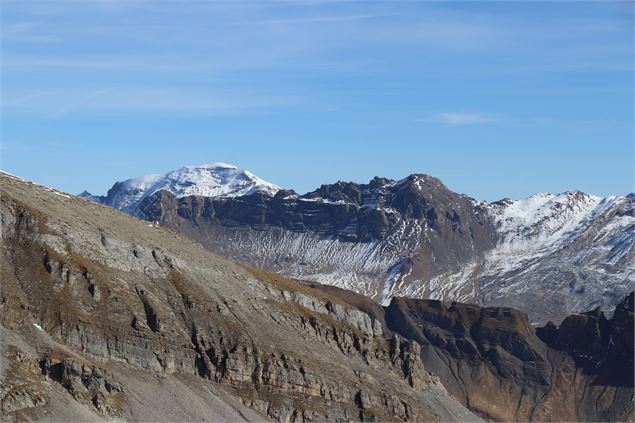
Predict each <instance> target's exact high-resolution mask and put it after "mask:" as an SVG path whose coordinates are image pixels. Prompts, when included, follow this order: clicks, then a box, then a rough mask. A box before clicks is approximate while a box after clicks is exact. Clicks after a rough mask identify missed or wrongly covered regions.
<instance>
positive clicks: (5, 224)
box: [0, 175, 476, 421]
mask: <svg viewBox="0 0 635 423" xmlns="http://www.w3.org/2000/svg"><path fill="white" fill-rule="evenodd" d="M0 178H1V179H0V181H1V184H0V193H1V202H0V218H1V222H2V249H1V256H0V259H1V260H2V261H1V268H0V270H1V272H2V293H1V294H2V298H1V302H0V324H1V325H0V330H2V334H3V340H4V341H6V342H4V343H3V349H2V355H3V360H2V370H3V373H2V385H0V388H1V389H0V395H1V398H0V404H1V405H2V418H3V420H11V419H42V418H45V417H46V418H52V419H57V420H59V419H73V420H86V419H91V420H95V419H99V418H110V417H117V416H119V417H123V418H126V419H137V420H138V419H150V420H171V421H173V420H190V421H191V420H201V419H212V420H233V421H235V420H262V419H264V418H271V419H274V420H284V421H287V420H293V421H305V420H312V421H315V420H373V419H376V420H424V421H452V420H461V421H463V420H474V419H475V418H476V417H475V416H474V415H473V414H471V413H470V412H468V411H467V410H466V409H465V408H464V407H463V406H461V405H460V404H459V403H458V402H457V401H456V400H454V399H453V398H452V397H451V396H450V395H448V394H447V393H446V392H445V390H444V389H443V387H442V385H440V383H439V382H438V380H437V378H436V377H434V376H433V375H432V374H430V373H429V372H428V371H427V370H426V369H425V367H424V366H423V363H422V361H421V350H420V347H419V345H418V344H417V343H416V342H414V341H412V340H408V339H405V338H403V337H401V336H398V335H393V334H390V333H384V330H383V326H382V323H381V321H380V320H378V319H377V318H376V317H374V316H372V315H369V314H368V313H367V312H365V311H363V310H360V309H359V308H357V307H355V306H353V305H351V304H349V303H347V302H346V301H344V300H341V299H338V298H337V297H335V296H332V295H330V294H328V293H324V292H322V291H320V290H317V289H313V288H310V287H306V286H303V285H300V284H298V283H296V282H293V281H291V280H287V279H284V278H280V277H277V276H274V275H271V274H269V273H266V272H263V271H260V270H255V269H252V268H247V267H244V266H239V265H235V264H232V263H231V262H228V261H226V260H224V259H221V258H219V257H217V256H215V255H213V254H211V253H209V252H208V251H206V250H204V249H203V248H202V247H201V246H200V245H199V244H198V243H196V242H193V241H191V240H190V239H188V238H186V237H183V236H182V235H180V234H178V233H177V232H175V231H171V230H168V229H164V228H160V227H156V226H154V225H152V224H148V223H147V222H144V221H141V220H138V219H134V218H131V217H128V216H125V215H122V214H121V213H119V212H117V211H115V210H113V209H110V208H107V207H104V206H100V205H96V204H92V203H89V202H86V201H84V200H80V199H77V198H73V197H69V196H66V195H65V194H61V193H58V192H55V191H51V190H49V189H46V188H44V187H40V186H37V185H33V184H30V183H26V182H24V181H21V180H18V179H15V178H11V177H8V176H5V175H0ZM174 393H179V395H177V397H178V398H176V399H175V398H174Z"/></svg>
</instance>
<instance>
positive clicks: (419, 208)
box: [128, 175, 635, 323]
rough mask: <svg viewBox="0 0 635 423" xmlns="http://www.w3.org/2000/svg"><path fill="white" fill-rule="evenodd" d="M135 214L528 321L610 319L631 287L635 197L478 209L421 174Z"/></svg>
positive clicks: (346, 275) (207, 239)
mask: <svg viewBox="0 0 635 423" xmlns="http://www.w3.org/2000/svg"><path fill="white" fill-rule="evenodd" d="M128 211H129V212H131V213H132V214H136V215H139V216H143V217H145V218H147V219H149V220H151V221H157V222H159V223H160V224H161V225H164V226H168V227H172V228H175V229H177V230H179V231H181V232H183V233H185V234H187V235H188V236H190V237H192V238H194V239H196V240H198V241H200V242H201V243H202V244H203V245H204V246H205V247H206V248H208V249H210V250H211V251H213V252H215V253H217V254H220V255H222V256H225V257H228V258H230V259H232V260H237V261H241V262H244V263H248V264H250V265H253V266H257V267H261V268H265V269H268V270H270V271H274V272H278V273H281V274H284V275H286V276H288V277H292V278H297V279H304V280H313V281H316V282H319V283H322V284H330V285H334V286H338V287H341V288H345V289H349V290H352V291H355V292H358V293H361V294H363V295H366V296H369V297H372V298H373V299H375V300H376V301H378V302H380V303H382V304H384V305H387V304H389V302H390V299H391V298H392V297H395V296H401V297H410V298H433V299H440V300H448V301H463V302H470V303H474V304H480V305H501V306H502V305H506V306H513V307H516V308H519V309H521V310H523V311H524V312H526V313H527V314H528V315H529V316H530V320H531V321H532V322H534V323H544V322H546V321H547V320H555V321H560V320H562V319H563V318H564V317H566V316H567V315H568V314H570V313H574V312H580V311H585V310H589V309H592V308H595V307H597V306H601V307H603V308H605V309H607V310H610V309H612V307H614V306H615V305H616V304H617V303H618V301H619V300H620V298H622V297H623V296H624V295H625V294H626V293H627V292H629V290H631V289H632V286H633V284H634V283H635V270H634V269H635V266H633V263H635V248H634V246H635V196H634V195H633V194H631V195H628V196H626V197H606V198H600V197H596V196H592V195H589V194H586V193H583V192H580V191H569V192H565V193H562V194H558V195H555V194H537V195H535V196H532V197H530V198H528V199H525V200H509V199H505V200H501V201H498V202H494V203H486V202H481V201H476V200H474V199H472V198H470V197H468V196H465V195H461V194H457V193H454V192H452V191H451V190H449V189H448V188H447V187H445V186H444V185H443V183H442V182H441V181H439V180H438V179H436V178H433V177H431V176H427V175H411V176H409V177H407V178H405V179H402V180H400V181H394V180H389V179H385V178H374V179H373V180H372V181H370V182H369V183H368V184H357V183H352V182H338V183H336V184H331V185H323V186H321V187H320V188H319V189H317V190H315V191H313V192H310V193H307V194H305V195H298V194H296V193H295V192H293V191H288V190H279V191H277V192H276V193H275V195H272V193H271V192H264V191H257V192H254V193H252V194H251V195H246V196H237V197H227V196H220V197H219V196H197V195H181V194H179V193H173V192H171V191H170V190H159V191H156V192H154V193H153V194H151V195H147V196H145V197H144V198H143V199H142V200H141V201H140V202H139V204H138V207H136V208H135V209H134V210H133V211H130V210H128Z"/></svg>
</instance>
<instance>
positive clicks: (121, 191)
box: [80, 162, 280, 214]
mask: <svg viewBox="0 0 635 423" xmlns="http://www.w3.org/2000/svg"><path fill="white" fill-rule="evenodd" d="M161 190H166V191H169V192H170V193H172V194H174V195H175V196H176V197H177V198H180V197H186V196H190V195H200V196H204V197H240V196H244V195H251V194H253V193H255V192H264V193H266V194H268V195H271V196H273V195H275V194H276V192H278V191H279V190H280V188H279V187H278V186H276V185H274V184H272V183H270V182H267V181H265V180H263V179H260V178H259V177H257V176H256V175H254V174H253V173H251V172H249V171H247V170H244V169H241V168H239V167H238V166H235V165H232V164H227V163H220V162H219V163H210V164H204V165H200V166H185V167H182V168H180V169H176V170H173V171H170V172H167V173H156V174H151V175H145V176H140V177H137V178H132V179H127V180H125V181H123V182H116V183H115V184H114V185H113V187H112V188H111V189H110V190H108V194H107V195H106V196H104V197H98V196H94V195H91V194H90V193H88V192H84V193H82V194H80V196H81V197H84V198H86V199H90V200H93V201H97V202H100V203H103V204H106V205H109V206H111V207H114V208H117V209H120V210H123V211H125V212H128V213H132V214H136V213H135V211H136V208H137V207H138V206H139V204H140V203H141V201H143V199H144V198H146V197H148V196H150V195H152V194H154V193H156V192H158V191H161Z"/></svg>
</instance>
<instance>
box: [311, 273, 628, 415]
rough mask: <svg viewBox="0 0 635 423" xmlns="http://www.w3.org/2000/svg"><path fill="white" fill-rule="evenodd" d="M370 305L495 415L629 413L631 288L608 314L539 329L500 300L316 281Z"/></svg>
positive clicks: (473, 404)
mask: <svg viewBox="0 0 635 423" xmlns="http://www.w3.org/2000/svg"><path fill="white" fill-rule="evenodd" d="M312 286H315V287H316V288H320V289H323V290H325V291H327V292H329V293H331V294H333V295H337V296H340V297H341V298H343V299H345V300H346V301H347V302H349V303H350V304H355V306H356V307H359V308H360V309H363V310H365V311H366V312H367V313H369V315H371V316H373V318H375V319H376V320H377V321H379V322H381V323H382V325H383V326H384V332H386V333H391V334H399V335H400V336H402V337H404V338H406V339H412V340H415V341H417V343H418V344H420V345H421V357H422V359H423V362H424V364H425V366H426V368H427V369H430V370H431V371H432V372H433V373H434V374H435V375H438V376H439V379H440V380H441V382H442V383H443V385H444V386H445V387H446V388H447V390H448V391H449V392H450V393H451V394H452V395H453V396H454V397H455V398H457V399H459V400H460V401H461V402H462V403H463V404H465V405H466V406H467V407H469V408H470V409H471V410H472V411H474V412H475V413H477V414H479V415H481V416H483V417H485V418H487V419H491V420H494V421H626V420H629V421H632V420H633V402H632V398H633V294H632V293H631V294H630V295H629V296H628V297H627V298H625V299H624V300H623V301H622V302H620V303H619V304H618V306H617V308H616V309H615V313H614V315H613V317H612V318H611V319H606V318H605V317H604V314H603V313H602V312H601V311H600V310H594V311H593V312H589V313H584V314H580V315H572V316H569V317H567V318H566V319H565V320H564V321H563V322H562V324H561V325H560V326H559V327H557V326H555V325H553V324H552V323H549V324H548V325H546V326H544V327H538V328H534V327H533V326H532V325H530V324H529V322H528V320H527V316H526V315H524V314H523V313H521V312H519V311H518V310H515V309H512V308H503V307H486V308H483V307H479V306H475V305H469V304H460V303H443V302H441V301H435V300H415V299H403V298H394V299H393V300H392V301H391V303H390V305H389V306H387V307H384V308H382V307H380V306H378V305H376V304H373V303H372V302H369V301H368V299H366V298H364V297H362V296H359V295H356V294H353V293H351V292H347V291H343V290H339V289H338V288H334V287H328V286H318V285H312Z"/></svg>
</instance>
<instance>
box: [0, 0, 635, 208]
mask: <svg viewBox="0 0 635 423" xmlns="http://www.w3.org/2000/svg"><path fill="white" fill-rule="evenodd" d="M1 100H2V105H1V108H2V143H1V147H0V154H1V156H0V159H1V167H2V169H3V170H6V171H8V172H11V173H14V174H17V175H20V176H23V177H25V178H28V179H32V180H34V181H37V182H40V183H44V184H47V185H50V186H53V187H56V188H59V189H62V190H65V191H68V192H72V193H78V192H80V191H82V190H84V189H88V190H89V191H91V192H94V193H104V192H105V191H106V190H107V189H108V188H109V187H110V186H111V185H112V183H113V182H114V181H115V180H122V179H125V178H129V177H133V176H138V175H142V174H147V173H154V172H160V171H168V170H171V169H175V168H178V167H181V166H184V165H191V164H202V163H209V162H216V161H223V162H229V163H234V164H237V165H239V166H241V167H244V168H246V169H249V170H251V171H252V172H254V173H256V174H257V175H258V176H260V177H262V178H264V179H267V180H269V181H271V182H274V183H276V184H278V185H281V186H284V187H287V188H293V189H295V190H297V191H298V192H306V191H309V190H312V189H314V188H316V187H318V186H319V185H320V184H322V183H330V182H335V181H337V180H354V181H358V182H365V181H368V180H369V179H371V178H372V177H373V176H375V175H381V176H386V177H390V178H395V179H396V178H402V177H404V176H406V175H408V174H410V173H415V172H418V173H427V174H430V175H434V176H437V177H439V178H441V179H442V180H443V181H444V182H445V183H446V185H448V187H450V188H451V189H453V190H455V191H458V192H463V193H466V194H469V195H471V196H473V197H476V198H479V199H486V200H496V199H499V198H503V197H512V198H520V197H525V196H527V195H530V194H532V193H534V192H544V191H551V192H561V191H564V190H567V189H581V190H584V191H588V192H591V193H595V194H599V195H608V194H625V193H628V192H632V191H633V184H634V176H633V161H634V151H633V136H634V134H633V4H632V3H631V2H627V1H625V2H611V1H603V2H585V1H577V2H573V1H567V2H556V1H549V2H534V1H531V2H530V1H525V2H513V1H512V2H503V1H498V2H480V1H471V2H459V1H445V2H430V1H372V2H361V1H355V2H338V1H323V2H320V1H295V2H282V1H275V2H273V1H271V2H267V1H258V2H255V1H254V2H245V1H231V2H229V1H227V2H212V1H178V2H169V1H157V0H155V1H143V0H129V1H125V0H123V1H63V0H61V1H54V2H52V1H43V2H38V1H33V0H30V1H24V0H20V1H14V0H4V1H3V3H2V99H1Z"/></svg>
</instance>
